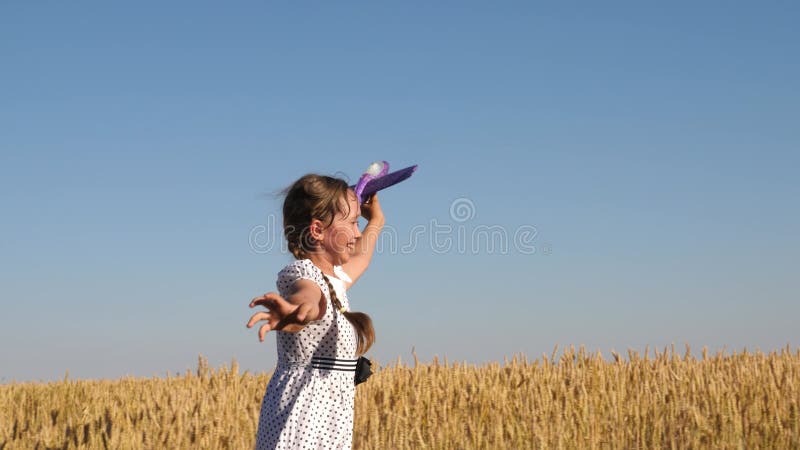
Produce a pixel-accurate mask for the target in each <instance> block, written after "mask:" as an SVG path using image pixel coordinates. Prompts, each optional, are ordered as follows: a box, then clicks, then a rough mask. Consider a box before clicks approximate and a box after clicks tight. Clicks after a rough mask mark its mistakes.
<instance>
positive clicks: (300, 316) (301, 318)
mask: <svg viewBox="0 0 800 450" xmlns="http://www.w3.org/2000/svg"><path fill="white" fill-rule="evenodd" d="M310 311H311V305H309V304H308V303H304V304H302V305H300V306H298V307H297V321H298V322H305V320H306V317H307V316H308V313H309V312H310Z"/></svg>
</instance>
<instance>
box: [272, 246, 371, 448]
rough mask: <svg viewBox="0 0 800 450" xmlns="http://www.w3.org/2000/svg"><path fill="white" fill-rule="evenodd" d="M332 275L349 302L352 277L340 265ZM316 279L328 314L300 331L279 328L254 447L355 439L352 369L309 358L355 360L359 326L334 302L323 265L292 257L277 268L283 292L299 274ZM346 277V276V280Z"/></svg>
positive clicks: (347, 444)
mask: <svg viewBox="0 0 800 450" xmlns="http://www.w3.org/2000/svg"><path fill="white" fill-rule="evenodd" d="M334 274H335V275H336V276H329V277H328V279H329V280H330V281H331V285H332V286H333V288H334V289H335V290H336V295H337V297H338V298H339V301H340V302H341V303H342V306H346V307H348V308H349V306H350V302H349V299H348V298H347V285H346V283H345V281H348V282H349V281H350V279H349V277H347V274H346V273H344V271H343V270H342V268H341V267H339V266H337V267H335V268H334ZM300 279H307V280H311V281H313V282H315V283H316V284H317V285H318V286H319V288H320V290H321V291H322V294H323V295H324V296H325V301H326V308H325V314H324V315H323V316H322V318H320V319H319V320H316V321H313V322H311V323H309V324H308V325H306V327H305V328H303V329H302V330H301V331H300V332H298V333H284V332H282V331H276V332H275V333H276V339H275V341H276V344H277V351H278V365H277V367H276V368H275V373H274V374H273V375H272V378H271V379H270V381H269V384H268V385H267V391H266V393H265V394H264V400H263V401H262V403H261V413H260V417H259V423H258V434H257V436H256V449H257V450H266V449H349V448H351V447H352V440H353V411H354V409H355V384H354V380H353V378H354V373H353V372H352V371H340V370H329V369H316V368H313V367H311V359H312V357H314V358H320V357H322V358H335V359H346V360H353V359H355V358H357V356H356V332H355V329H354V328H353V326H352V324H350V322H349V321H348V320H347V318H346V317H344V315H342V314H341V313H340V312H339V311H338V310H336V309H335V308H333V307H332V304H331V300H330V293H329V291H328V285H327V283H325V280H324V279H323V274H322V271H321V270H320V269H319V268H318V267H316V266H315V265H314V264H313V263H312V262H311V260H309V259H302V260H297V261H294V262H292V263H291V264H289V265H287V266H286V267H285V268H283V270H281V271H280V272H279V273H278V280H277V283H276V284H277V287H278V291H279V293H280V294H281V296H283V297H284V298H285V297H287V296H288V295H289V294H290V293H291V292H292V286H293V285H294V283H295V282H297V280H300ZM343 280H345V281H343Z"/></svg>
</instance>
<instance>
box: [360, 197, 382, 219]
mask: <svg viewBox="0 0 800 450" xmlns="http://www.w3.org/2000/svg"><path fill="white" fill-rule="evenodd" d="M361 216H362V217H364V218H365V219H367V221H368V222H371V221H372V220H373V219H376V220H380V221H383V220H384V218H383V210H382V209H381V202H379V201H378V194H377V193H375V194H372V195H370V196H369V198H368V199H367V200H366V201H365V202H364V203H362V204H361Z"/></svg>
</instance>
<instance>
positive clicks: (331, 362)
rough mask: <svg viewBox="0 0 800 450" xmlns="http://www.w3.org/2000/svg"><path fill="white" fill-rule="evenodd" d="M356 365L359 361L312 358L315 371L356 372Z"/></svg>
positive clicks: (321, 357) (322, 357)
mask: <svg viewBox="0 0 800 450" xmlns="http://www.w3.org/2000/svg"><path fill="white" fill-rule="evenodd" d="M356 363H358V360H357V359H337V358H326V357H324V356H312V357H311V367H313V368H315V369H325V370H341V371H344V372H355V371H356Z"/></svg>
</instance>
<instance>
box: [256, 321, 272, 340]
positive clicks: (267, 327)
mask: <svg viewBox="0 0 800 450" xmlns="http://www.w3.org/2000/svg"><path fill="white" fill-rule="evenodd" d="M270 329H272V327H271V326H270V324H269V322H267V323H265V324H264V325H261V328H259V329H258V340H259V341H261V342H264V335H265V334H267V332H269V330H270Z"/></svg>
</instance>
